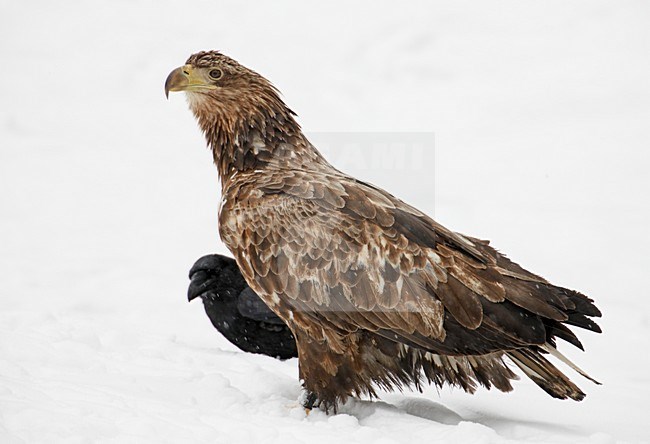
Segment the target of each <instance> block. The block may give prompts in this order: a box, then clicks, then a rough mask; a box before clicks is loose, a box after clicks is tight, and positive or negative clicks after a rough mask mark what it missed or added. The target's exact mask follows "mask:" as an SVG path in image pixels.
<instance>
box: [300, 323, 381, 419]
mask: <svg viewBox="0 0 650 444" xmlns="http://www.w3.org/2000/svg"><path fill="white" fill-rule="evenodd" d="M294 336H295V337H296V345H297V348H298V360H299V367H300V368H299V373H300V379H301V380H302V385H303V388H304V390H305V396H304V397H303V398H302V399H301V401H303V400H304V402H303V403H302V404H303V406H304V407H305V408H307V409H311V408H313V407H319V408H320V409H322V410H324V411H325V412H330V411H333V412H334V413H336V411H337V407H338V405H340V404H342V403H345V402H346V401H347V399H348V398H349V397H350V396H360V395H362V394H369V395H371V396H374V391H373V388H372V381H371V378H370V377H369V374H368V369H367V368H366V366H365V363H364V359H363V358H362V356H361V354H360V347H359V339H360V338H359V337H357V335H355V334H351V335H347V336H345V337H339V338H338V339H339V341H337V342H336V343H335V341H334V340H332V337H328V338H327V339H320V338H319V339H314V338H312V337H310V336H308V335H307V334H305V332H304V331H300V330H297V329H296V330H294Z"/></svg>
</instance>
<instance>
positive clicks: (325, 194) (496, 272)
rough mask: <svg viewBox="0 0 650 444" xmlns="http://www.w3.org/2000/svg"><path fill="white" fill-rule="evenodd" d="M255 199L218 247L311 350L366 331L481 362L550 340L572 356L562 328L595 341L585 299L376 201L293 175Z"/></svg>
mask: <svg viewBox="0 0 650 444" xmlns="http://www.w3.org/2000/svg"><path fill="white" fill-rule="evenodd" d="M307 174H309V176H307ZM258 190H261V193H262V194H261V195H258V196H256V199H255V202H254V203H253V204H251V203H250V202H249V203H246V204H245V205H246V208H245V209H242V208H238V207H233V208H226V209H225V213H224V214H222V224H223V225H224V227H222V235H225V236H226V237H228V233H231V232H232V233H235V232H238V233H243V234H242V235H241V236H230V238H229V239H226V241H227V244H229V245H231V246H234V248H233V253H234V254H235V255H236V258H237V261H238V263H239V265H240V268H241V270H242V273H243V274H244V276H245V277H246V279H247V281H248V282H249V283H250V284H251V286H252V287H253V288H254V289H255V290H256V291H257V292H258V293H260V294H261V295H266V298H265V299H266V300H267V302H268V301H269V300H270V301H272V302H277V303H278V304H279V303H280V302H281V303H282V304H284V309H280V308H279V307H278V306H275V307H273V306H272V308H274V310H276V311H278V312H280V314H281V316H282V317H283V318H285V321H289V319H288V318H291V322H293V323H295V324H298V325H299V326H300V328H301V329H303V330H305V331H308V332H309V333H310V335H311V336H312V337H313V338H316V339H318V338H322V339H326V336H327V335H336V334H337V332H339V333H340V334H341V335H345V334H347V333H350V332H353V331H356V330H357V329H366V330H370V331H373V332H376V333H377V334H379V335H380V336H384V337H386V338H388V339H393V340H396V341H398V342H402V343H405V344H408V345H411V346H415V347H417V348H420V349H425V350H429V351H432V352H436V353H441V354H484V353H489V352H492V351H496V350H507V349H514V348H519V347H522V346H526V345H531V344H538V345H540V344H544V343H545V342H547V341H549V340H550V341H551V344H553V342H552V337H549V335H550V331H553V333H554V334H555V335H556V336H558V337H562V338H563V339H566V340H568V341H570V342H572V343H574V344H576V345H578V346H580V345H579V344H580V343H579V341H578V339H577V338H576V337H575V335H573V333H571V331H570V330H568V329H567V328H566V327H564V326H563V325H562V324H561V323H562V322H566V323H572V324H575V325H579V326H581V327H585V328H589V329H591V330H597V329H598V327H597V325H596V324H595V323H593V322H592V321H591V320H589V319H588V318H587V317H586V316H585V315H594V316H597V315H599V312H598V310H597V309H596V308H595V307H594V306H593V304H591V300H590V299H588V298H586V297H585V296H583V295H581V294H579V293H576V292H571V291H569V290H565V289H562V288H559V287H555V286H553V285H551V284H549V283H548V282H547V281H545V280H544V279H542V278H541V277H539V276H536V275H533V274H532V273H530V272H528V271H526V270H524V269H522V268H521V267H519V266H518V265H516V264H514V263H513V262H511V261H509V260H508V259H507V258H505V257H504V256H502V255H500V254H499V253H498V252H496V251H495V250H494V249H492V248H491V247H490V246H489V245H488V244H487V242H484V241H479V240H476V239H470V238H467V237H464V236H461V235H459V234H456V233H453V232H451V231H449V230H447V229H445V228H444V227H442V226H441V225H439V224H437V223H436V222H435V221H433V220H432V219H430V218H429V217H427V216H426V215H424V214H422V213H421V212H419V211H418V210H416V209H414V208H413V207H410V206H409V205H407V204H405V203H404V202H402V201H400V200H398V199H396V198H395V197H393V196H391V195H390V194H388V193H386V192H385V191H383V190H380V189H378V188H375V187H373V186H370V185H368V184H365V183H363V182H359V181H356V180H355V179H352V178H350V177H348V176H344V175H341V176H334V177H333V176H331V175H322V174H321V175H319V174H318V173H314V172H301V171H296V172H294V173H292V174H285V175H284V177H277V176H275V177H274V179H272V180H269V181H268V182H267V183H266V184H262V186H261V188H258ZM229 224H230V225H231V226H230V229H229V227H228V225H229ZM235 225H238V228H236V227H235ZM578 306H580V307H578ZM283 310H284V313H282V311H283ZM535 315H539V316H535ZM545 323H548V325H546V327H547V328H544V327H545ZM323 327H328V328H323ZM327 339H328V340H329V343H330V344H336V338H333V337H327Z"/></svg>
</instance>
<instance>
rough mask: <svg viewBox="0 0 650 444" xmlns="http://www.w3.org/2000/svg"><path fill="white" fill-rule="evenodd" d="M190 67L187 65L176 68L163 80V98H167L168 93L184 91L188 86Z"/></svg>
mask: <svg viewBox="0 0 650 444" xmlns="http://www.w3.org/2000/svg"><path fill="white" fill-rule="evenodd" d="M192 71H193V70H192V67H191V66H189V65H185V66H181V67H180V68H176V69H175V70H173V71H172V72H170V73H169V75H168V76H167V80H165V97H167V98H169V91H185V90H186V89H187V88H188V87H189V86H190V76H191V74H192Z"/></svg>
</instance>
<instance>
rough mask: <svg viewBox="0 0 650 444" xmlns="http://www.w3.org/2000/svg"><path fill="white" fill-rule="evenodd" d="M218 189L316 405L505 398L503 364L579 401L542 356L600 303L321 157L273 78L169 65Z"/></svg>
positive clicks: (228, 239) (193, 63)
mask: <svg viewBox="0 0 650 444" xmlns="http://www.w3.org/2000/svg"><path fill="white" fill-rule="evenodd" d="M170 91H184V92H185V93H186V97H187V101H188V104H189V107H190V109H191V111H192V113H193V114H194V116H195V118H196V120H197V121H198V125H199V126H200V128H201V130H202V132H203V134H204V135H205V138H206V140H207V144H208V147H209V148H210V150H211V151H212V155H213V158H214V163H215V165H216V168H217V170H218V174H219V178H220V182H221V196H222V201H221V205H220V208H219V234H220V237H221V239H222V241H223V242H224V244H225V245H226V246H227V247H228V249H229V250H230V251H231V252H232V254H233V256H234V258H235V260H236V262H237V265H238V267H239V269H240V270H241V273H242V275H243V276H244V279H245V280H246V282H247V283H248V285H249V286H250V287H251V288H252V289H253V290H254V291H255V292H256V293H257V294H258V295H259V296H260V297H261V299H262V300H263V301H264V302H265V303H266V304H267V305H268V306H269V307H270V308H271V310H273V312H274V313H276V314H277V316H278V317H279V318H280V319H282V320H283V321H284V322H285V323H286V324H287V325H288V326H289V328H290V329H291V331H292V333H293V336H294V338H295V340H296V347H297V350H298V362H299V377H300V380H301V382H302V386H303V389H304V396H303V398H302V399H303V405H304V406H305V408H306V409H311V408H314V407H319V408H321V409H324V410H325V411H330V410H333V411H336V409H337V407H338V406H339V405H341V403H344V402H346V400H348V399H349V398H350V397H353V396H356V397H360V396H368V397H370V398H374V397H376V396H377V390H378V389H383V390H394V389H398V390H402V389H403V388H405V387H412V388H415V389H419V390H422V387H423V385H424V384H426V383H428V384H434V385H436V386H442V385H443V384H445V383H446V384H450V385H452V386H457V387H460V388H462V389H464V390H465V391H467V392H470V393H473V392H474V391H475V390H476V388H477V387H478V386H479V385H481V386H484V387H486V388H488V389H489V388H491V387H496V388H497V389H499V390H501V391H504V392H508V391H510V390H512V385H511V381H512V380H513V379H517V378H518V377H517V375H516V374H515V373H514V372H513V371H512V369H511V368H510V366H509V362H510V363H513V364H514V365H515V366H516V367H518V368H519V369H520V370H521V371H522V372H523V373H524V374H525V375H526V376H527V377H529V378H530V379H531V380H532V381H533V382H534V383H535V384H537V385H538V386H539V387H541V388H542V389H543V390H545V391H546V392H547V393H548V394H549V395H551V396H553V397H555V398H559V399H573V400H576V401H579V400H582V399H583V398H584V397H585V393H584V392H583V391H582V390H581V389H580V388H578V386H577V385H576V384H574V383H573V382H572V381H571V380H570V379H569V378H568V377H567V376H566V375H565V374H563V373H562V372H561V371H560V370H558V369H557V368H556V367H555V366H554V365H553V364H552V363H551V362H550V361H549V360H548V359H547V358H548V357H549V356H553V357H554V358H555V359H559V360H560V361H563V362H565V363H566V364H567V365H569V366H570V367H571V368H572V369H574V370H575V371H576V372H578V373H579V374H581V375H582V376H584V377H585V378H588V379H590V380H592V381H593V382H595V383H598V382H597V381H596V380H594V379H593V378H591V377H590V376H589V375H587V373H585V372H584V371H582V370H581V369H580V368H578V367H577V366H576V365H575V364H573V363H571V362H570V361H569V360H568V359H567V358H566V357H565V356H564V355H562V354H561V353H560V352H559V351H558V350H557V343H556V341H557V339H562V340H564V341H567V342H569V343H570V344H572V345H574V346H576V347H578V348H580V349H583V346H582V344H581V342H580V340H579V339H578V338H577V336H576V335H575V334H574V333H573V332H572V330H571V329H569V328H568V326H575V327H580V328H583V329H586V330H590V331H593V332H600V331H601V330H600V328H599V326H598V325H597V324H596V323H595V322H594V321H593V320H592V319H591V318H593V317H598V316H601V313H600V311H599V310H598V308H596V306H595V305H594V302H593V300H592V299H590V298H588V297H587V296H585V295H583V294H581V293H579V292H577V291H573V290H569V289H566V288H562V287H559V286H556V285H553V284H551V283H550V282H548V281H547V280H546V279H544V278H542V277H540V276H539V275H536V274H534V273H531V272H530V271H528V270H526V269H524V268H523V267H521V266H519V265H518V264H516V263H515V262H513V261H511V260H510V259H508V258H507V257H506V256H505V255H504V254H502V253H500V252H498V251H497V250H496V249H494V248H493V247H492V246H491V245H490V244H489V242H488V241H485V240H480V239H477V238H473V237H470V236H466V235H462V234H459V233H456V232H454V231H451V230H449V229H447V228H446V227H444V226H443V225H441V224H439V223H437V222H436V221H435V220H433V219H432V218H430V217H429V216H427V215H426V214H424V213H423V212H421V211H419V210H418V209H416V208H414V207H413V206H411V205H409V204H407V203H405V202H403V201H402V200H400V199H398V198H396V197H395V196H393V195H391V194H390V193H388V192H387V191H384V190H383V189H381V188H379V187H377V186H374V185H372V184H369V183H366V182H363V181H361V180H358V179H355V178H354V177H352V176H350V175H347V174H345V173H343V172H341V171H339V170H337V169H336V168H335V167H334V166H332V165H331V164H330V163H328V162H327V160H325V158H324V157H323V156H322V155H321V154H320V153H319V151H318V150H317V149H316V147H314V146H313V145H312V144H311V143H310V141H309V140H308V139H307V137H306V136H305V135H304V134H303V132H302V130H301V128H300V125H299V124H298V122H297V121H296V114H295V113H294V112H293V111H292V110H291V109H290V108H289V107H288V106H287V105H286V104H285V103H284V101H283V100H282V98H281V96H280V93H279V91H278V89H276V88H275V87H274V86H273V85H272V84H271V83H270V82H269V81H268V80H267V79H266V78H264V77H263V76H261V75H260V74H258V73H256V72H255V71H253V70H251V69H249V68H247V67H245V66H243V65H242V64H240V63H238V62H237V61H235V60H234V59H232V58H230V57H228V56H226V55H224V54H222V53H221V52H219V51H201V52H198V53H196V54H193V55H191V56H190V57H189V58H188V59H187V61H186V62H185V64H184V65H183V66H181V67H179V68H177V69H175V70H173V71H172V72H171V73H170V74H169V76H168V77H167V80H166V82H165V94H166V95H167V96H168V95H169V92H170Z"/></svg>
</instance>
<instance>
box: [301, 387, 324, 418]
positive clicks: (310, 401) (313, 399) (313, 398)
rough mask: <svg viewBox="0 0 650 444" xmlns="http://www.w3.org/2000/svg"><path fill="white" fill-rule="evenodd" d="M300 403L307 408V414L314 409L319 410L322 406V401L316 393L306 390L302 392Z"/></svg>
mask: <svg viewBox="0 0 650 444" xmlns="http://www.w3.org/2000/svg"><path fill="white" fill-rule="evenodd" d="M299 402H300V404H302V406H303V407H304V408H305V411H306V412H307V414H309V412H311V410H312V409H313V408H318V407H319V406H320V399H318V395H316V393H314V392H310V391H309V390H304V391H303V392H302V394H301V395H300V400H299Z"/></svg>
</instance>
